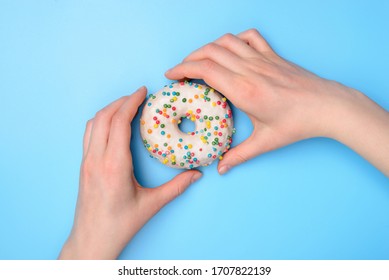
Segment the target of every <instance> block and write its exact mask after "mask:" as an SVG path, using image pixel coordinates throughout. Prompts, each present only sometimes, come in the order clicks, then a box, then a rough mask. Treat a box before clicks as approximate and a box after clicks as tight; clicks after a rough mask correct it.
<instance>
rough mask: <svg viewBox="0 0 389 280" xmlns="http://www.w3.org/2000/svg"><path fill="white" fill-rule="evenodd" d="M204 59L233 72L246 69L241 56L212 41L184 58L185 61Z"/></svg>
mask: <svg viewBox="0 0 389 280" xmlns="http://www.w3.org/2000/svg"><path fill="white" fill-rule="evenodd" d="M204 59H210V60H212V61H214V62H216V63H217V64H219V65H221V66H223V67H224V68H227V69H229V70H230V71H231V72H236V73H237V72H240V71H242V70H243V69H244V63H243V60H242V59H241V58H240V57H239V56H237V55H236V54H234V53H233V52H231V51H229V50H228V49H226V48H224V47H222V46H220V45H218V44H215V43H210V44H208V45H205V46H204V47H201V48H200V49H198V50H196V51H194V52H193V53H191V54H190V55H188V56H187V57H186V58H185V59H184V62H188V61H201V60H204Z"/></svg>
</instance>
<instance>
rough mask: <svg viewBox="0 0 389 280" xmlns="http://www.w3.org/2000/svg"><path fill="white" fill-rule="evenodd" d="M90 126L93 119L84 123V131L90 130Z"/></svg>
mask: <svg viewBox="0 0 389 280" xmlns="http://www.w3.org/2000/svg"><path fill="white" fill-rule="evenodd" d="M92 125H93V119H90V120H88V121H87V122H86V125H85V126H86V129H90V128H91V127H92Z"/></svg>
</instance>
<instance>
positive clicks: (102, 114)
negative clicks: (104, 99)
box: [94, 109, 108, 122]
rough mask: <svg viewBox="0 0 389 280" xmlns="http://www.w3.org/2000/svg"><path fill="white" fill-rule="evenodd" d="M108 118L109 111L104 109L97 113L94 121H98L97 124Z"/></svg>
mask: <svg viewBox="0 0 389 280" xmlns="http://www.w3.org/2000/svg"><path fill="white" fill-rule="evenodd" d="M107 117H108V113H107V111H106V110H105V109H102V110H100V111H98V112H97V113H96V115H95V118H94V119H95V120H96V122H99V121H102V120H105V119H106V118H107Z"/></svg>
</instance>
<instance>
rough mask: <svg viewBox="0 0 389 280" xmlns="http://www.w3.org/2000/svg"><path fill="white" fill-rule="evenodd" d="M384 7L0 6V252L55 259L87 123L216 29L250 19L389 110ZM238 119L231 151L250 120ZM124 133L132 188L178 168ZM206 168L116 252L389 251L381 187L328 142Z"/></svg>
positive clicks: (366, 254)
mask: <svg viewBox="0 0 389 280" xmlns="http://www.w3.org/2000/svg"><path fill="white" fill-rule="evenodd" d="M313 2H314V3H313ZM388 14H389V5H388V2H387V1H351V0H349V1H339V0H331V1H320V2H319V1H242V0H241V1H234V2H230V3H229V2H228V1H209V0H208V1H195V2H194V3H193V4H190V5H188V4H185V1H159V2H157V1H61V0H58V1H11V0H10V1H6V0H1V2H0V95H1V99H0V106H1V108H0V124H1V125H0V143H1V145H0V227H1V229H0V258H1V259H52V258H56V257H57V255H58V253H59V251H60V249H61V246H62V244H63V242H64V241H65V240H66V237H67V236H68V234H69V231H70V229H71V226H72V222H73V214H74V208H75V203H76V198H77V191H78V190H77V189H78V173H79V165H80V160H81V146H82V145H81V144H82V136H83V132H84V127H85V123H86V121H87V120H88V119H89V118H91V117H93V115H94V114H95V112H96V111H97V110H99V109H100V108H102V107H103V106H105V105H106V104H107V103H109V102H111V101H112V100H114V99H116V98H118V97H120V96H122V95H124V94H129V93H131V92H133V90H135V89H136V88H138V87H139V86H141V85H146V86H148V88H149V90H150V92H155V91H157V90H158V89H160V88H161V87H162V86H163V85H165V84H166V83H167V82H168V81H167V80H166V78H165V77H164V76H163V73H164V72H165V71H166V70H167V69H168V68H170V67H172V66H174V65H175V64H176V63H178V62H180V61H181V59H183V58H184V57H185V56H186V55H187V54H189V53H190V52H191V51H193V50H194V49H196V48H198V47H200V46H202V45H204V44H206V43H208V42H210V41H212V40H214V39H216V38H218V37H219V36H221V35H223V34H224V33H227V32H232V33H238V32H241V31H243V30H245V29H248V28H251V27H255V28H257V29H259V30H260V31H261V32H262V33H263V35H264V36H265V38H266V39H267V40H268V41H269V42H270V44H271V45H272V46H273V47H274V49H275V50H276V51H277V52H278V53H279V54H280V55H282V56H284V57H285V58H287V59H288V60H291V61H293V62H295V63H297V64H299V65H302V66H303V67H305V68H307V69H309V70H312V71H314V72H315V73H317V74H319V75H321V76H324V77H326V78H328V79H334V80H337V81H340V82H342V83H344V84H346V85H348V86H351V87H355V88H357V89H359V90H361V91H363V92H364V93H366V94H367V95H368V96H369V97H370V98H372V99H373V100H375V101H376V102H377V103H379V104H380V105H381V106H383V107H384V108H386V109H388V108H389V98H388V93H389V86H388V74H389V73H388V65H389V56H388V49H389V36H388V27H389V17H388ZM234 113H235V122H236V128H237V131H238V132H237V134H236V135H235V138H234V140H235V144H237V143H239V142H241V141H243V140H244V139H245V138H246V137H247V136H248V135H250V131H251V124H250V122H249V120H248V118H247V117H246V116H245V115H244V114H243V113H241V112H239V111H237V110H236V109H235V111H234ZM134 129H135V134H134V144H133V153H134V161H135V164H136V170H135V171H136V176H137V178H138V180H139V181H140V183H141V184H143V185H144V186H146V187H153V186H157V185H159V184H161V183H163V182H165V181H167V180H169V179H170V178H172V177H173V176H174V175H176V174H178V172H179V171H177V170H174V169H169V168H168V167H165V166H163V165H161V164H159V163H158V162H157V161H155V160H153V159H151V158H149V157H148V156H147V155H148V154H147V151H146V150H145V149H144V148H143V146H142V143H141V140H140V136H139V132H138V126H137V125H135V127H134ZM361 129H363V127H361ZM202 171H203V172H204V177H203V178H202V179H201V180H200V181H199V182H197V183H196V184H194V185H193V186H192V187H190V188H189V189H188V191H187V192H186V193H184V194H183V195H182V196H181V197H179V198H178V199H177V200H175V201H174V202H173V203H171V204H170V205H168V206H167V207H165V208H164V209H163V210H162V211H161V212H159V213H158V214H157V215H156V216H155V217H154V218H153V219H152V220H151V221H150V222H149V223H148V224H147V225H146V226H145V227H144V228H143V229H142V230H141V231H140V232H139V233H138V234H137V235H136V237H135V238H134V239H133V240H132V242H131V243H130V244H129V245H128V246H127V248H126V249H125V250H124V251H123V253H122V255H121V258H123V259H389V215H388V214H389V180H388V179H387V178H386V177H385V176H384V175H383V174H381V173H380V172H379V171H377V170H376V169H375V168H374V167H373V166H371V165H370V164H369V163H368V162H366V161H365V160H364V159H362V158H361V157H360V156H358V155H357V154H356V153H354V152H353V151H351V150H350V149H348V148H347V147H345V146H343V145H341V144H339V143H337V142H335V141H333V140H330V139H311V140H307V141H303V142H299V143H296V144H293V145H291V146H288V147H285V148H282V149H280V150H277V151H274V152H270V153H268V154H265V155H262V156H260V157H258V158H256V159H254V160H251V161H250V162H248V163H245V164H243V165H241V166H239V167H236V168H235V169H233V170H232V171H231V172H230V173H229V174H227V175H225V176H219V175H218V174H217V171H216V164H213V165H211V166H210V167H208V168H203V169H202ZM146 174H150V176H147V175H146Z"/></svg>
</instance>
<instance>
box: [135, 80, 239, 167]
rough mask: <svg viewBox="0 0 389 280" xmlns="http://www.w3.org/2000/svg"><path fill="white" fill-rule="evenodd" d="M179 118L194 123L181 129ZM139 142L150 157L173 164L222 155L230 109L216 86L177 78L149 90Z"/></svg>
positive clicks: (203, 161)
mask: <svg viewBox="0 0 389 280" xmlns="http://www.w3.org/2000/svg"><path fill="white" fill-rule="evenodd" d="M181 118H187V119H189V120H191V121H193V122H194V123H195V127H196V128H195V130H194V131H192V132H188V133H184V132H182V131H181V130H180V128H179V127H178V124H180V122H181ZM140 132H141V137H142V140H143V144H144V146H145V147H146V149H147V150H148V151H149V153H150V155H151V157H153V158H157V159H158V160H159V161H161V162H162V163H163V164H166V165H168V166H170V167H174V168H186V169H192V168H195V167H198V166H207V165H209V164H211V163H212V162H213V161H214V160H215V159H216V158H219V159H222V155H223V153H225V152H226V151H228V149H229V148H230V145H231V142H232V134H233V133H235V130H234V128H233V120H232V112H231V109H230V107H229V106H228V103H227V100H226V98H225V97H222V96H221V95H220V94H219V93H218V92H217V91H216V90H214V89H213V88H210V87H208V86H205V85H200V84H196V83H193V82H188V81H185V82H178V83H172V84H171V85H167V86H165V87H164V88H163V89H161V90H160V91H158V92H157V93H155V94H150V95H149V98H148V100H147V102H146V105H145V107H144V109H143V112H142V116H141V119H140Z"/></svg>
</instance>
